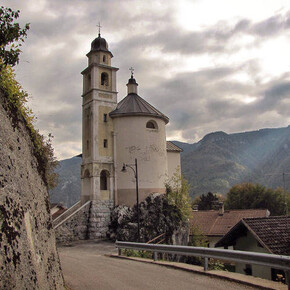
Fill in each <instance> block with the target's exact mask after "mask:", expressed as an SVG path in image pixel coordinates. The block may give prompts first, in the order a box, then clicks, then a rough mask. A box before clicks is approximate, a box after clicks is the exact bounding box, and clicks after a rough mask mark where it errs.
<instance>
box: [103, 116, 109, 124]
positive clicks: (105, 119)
mask: <svg viewBox="0 0 290 290" xmlns="http://www.w3.org/2000/svg"><path fill="white" fill-rule="evenodd" d="M107 116H108V115H107V114H104V122H105V123H106V122H108V119H107Z"/></svg>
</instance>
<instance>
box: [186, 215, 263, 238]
mask: <svg viewBox="0 0 290 290" xmlns="http://www.w3.org/2000/svg"><path fill="white" fill-rule="evenodd" d="M266 216H269V211H268V210H266V209H241V210H225V211H224V214H223V215H219V211H218V210H199V211H193V212H192V217H191V219H190V222H191V225H193V226H194V227H198V228H199V229H200V230H201V231H202V233H203V234H204V235H207V236H223V235H225V234H226V233H227V232H228V231H229V230H230V229H231V228H232V227H233V226H234V225H235V224H237V223H238V222H239V221H240V220H241V219H242V218H256V217H266Z"/></svg>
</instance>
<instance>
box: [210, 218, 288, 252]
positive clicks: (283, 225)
mask: <svg viewBox="0 0 290 290" xmlns="http://www.w3.org/2000/svg"><path fill="white" fill-rule="evenodd" d="M245 230H248V231H249V232H251V233H252V235H253V236H254V237H255V239H256V240H257V241H258V242H259V243H260V244H261V245H262V246H263V247H264V248H265V249H267V250H268V251H269V252H270V253H272V254H277V255H289V254H290V216H273V217H266V218H245V219H242V220H241V221H240V222H239V223H237V224H236V225H235V226H234V227H233V228H232V229H231V230H230V231H229V232H228V233H227V234H226V235H225V236H224V237H223V238H222V239H220V240H219V241H218V242H217V243H216V247H221V246H230V245H232V244H233V243H234V242H235V240H236V239H237V238H238V237H239V236H240V235H242V234H243V232H244V231H245Z"/></svg>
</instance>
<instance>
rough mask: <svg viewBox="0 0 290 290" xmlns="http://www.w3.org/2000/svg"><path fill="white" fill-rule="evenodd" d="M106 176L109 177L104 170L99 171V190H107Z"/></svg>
mask: <svg viewBox="0 0 290 290" xmlns="http://www.w3.org/2000/svg"><path fill="white" fill-rule="evenodd" d="M108 176H109V173H108V172H107V171H106V170H102V171H101V176H100V189H101V190H108Z"/></svg>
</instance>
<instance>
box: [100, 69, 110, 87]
mask: <svg viewBox="0 0 290 290" xmlns="http://www.w3.org/2000/svg"><path fill="white" fill-rule="evenodd" d="M101 85H102V86H108V85H109V75H108V74H107V73H105V72H103V73H102V74H101Z"/></svg>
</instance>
